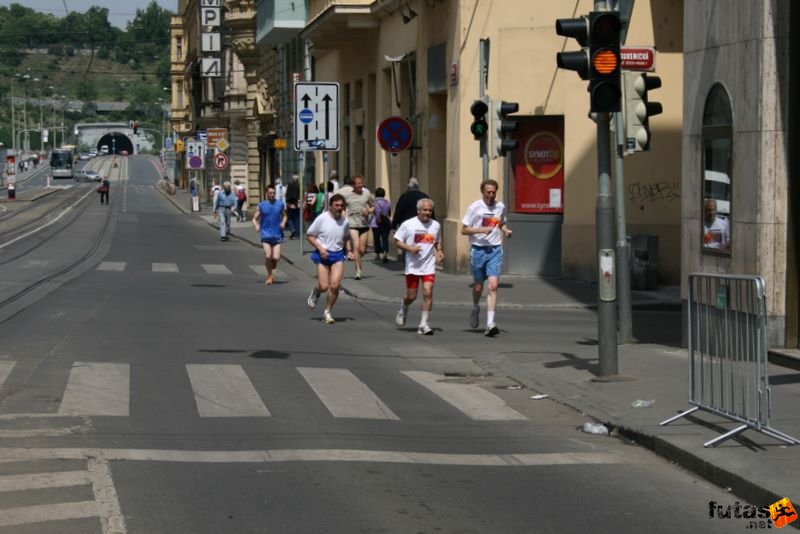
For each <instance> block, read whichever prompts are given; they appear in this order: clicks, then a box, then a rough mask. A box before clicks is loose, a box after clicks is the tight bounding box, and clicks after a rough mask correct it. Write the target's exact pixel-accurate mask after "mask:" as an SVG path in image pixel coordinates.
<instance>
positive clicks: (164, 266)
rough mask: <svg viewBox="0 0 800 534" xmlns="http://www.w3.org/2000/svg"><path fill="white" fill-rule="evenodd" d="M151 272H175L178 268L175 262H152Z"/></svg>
mask: <svg viewBox="0 0 800 534" xmlns="http://www.w3.org/2000/svg"><path fill="white" fill-rule="evenodd" d="M153 272H154V273H177V272H180V271H179V270H178V264H177V263H153Z"/></svg>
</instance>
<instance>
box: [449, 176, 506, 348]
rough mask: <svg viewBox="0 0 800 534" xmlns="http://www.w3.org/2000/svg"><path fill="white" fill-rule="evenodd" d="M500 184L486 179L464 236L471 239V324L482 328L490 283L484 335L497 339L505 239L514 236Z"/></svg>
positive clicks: (468, 216) (464, 226)
mask: <svg viewBox="0 0 800 534" xmlns="http://www.w3.org/2000/svg"><path fill="white" fill-rule="evenodd" d="M497 188H498V184H497V182H496V181H494V180H486V181H485V182H483V183H482V184H481V194H482V198H481V199H480V200H476V201H475V202H473V203H472V204H470V206H469V208H467V213H466V214H465V215H464V218H463V219H462V221H461V224H462V226H461V234H462V235H466V236H469V242H470V254H469V258H470V265H471V267H472V279H473V281H474V282H475V283H474V284H473V285H472V312H471V313H470V317H469V324H470V326H471V327H472V328H478V325H479V323H480V300H481V294H482V293H483V284H484V282H486V280H488V281H489V284H488V286H489V289H488V292H487V294H486V330H485V331H484V335H486V336H487V337H494V336H496V335H497V334H499V333H500V329H499V328H497V324H496V323H495V308H496V307H497V287H498V286H499V284H500V272H501V271H502V270H503V236H505V237H508V238H510V237H511V233H512V232H511V228H509V227H508V223H507V222H506V213H505V211H506V207H505V205H504V204H503V203H502V202H499V201H497V200H496V197H497Z"/></svg>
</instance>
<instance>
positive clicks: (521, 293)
mask: <svg viewBox="0 0 800 534" xmlns="http://www.w3.org/2000/svg"><path fill="white" fill-rule="evenodd" d="M162 193H163V191H162ZM164 194H165V196H166V197H167V198H169V199H170V200H171V201H172V202H173V203H174V204H175V205H176V206H177V207H178V208H179V209H181V210H182V211H183V212H184V213H188V212H189V207H190V205H191V204H190V200H191V199H190V197H189V194H188V192H186V191H182V190H178V191H177V192H176V194H175V195H172V196H171V195H167V194H166V193H164ZM202 210H203V211H201V212H200V213H197V214H195V216H198V217H201V218H203V219H204V220H206V221H207V222H208V223H209V224H210V225H211V226H216V224H215V222H214V221H213V217H212V216H211V210H210V206H208V205H205V204H203V205H202ZM232 234H233V235H235V236H236V237H237V238H239V239H242V240H243V241H246V242H249V243H251V244H253V245H254V246H259V245H260V244H259V243H258V241H257V235H256V233H255V232H254V231H253V229H252V225H251V223H250V222H245V223H235V222H234V223H233V225H232ZM303 249H304V250H305V254H304V255H301V253H300V241H299V240H287V241H286V242H285V243H284V246H283V247H282V253H283V257H284V259H285V261H288V262H289V263H291V264H292V265H293V266H295V267H296V268H298V269H300V270H302V271H303V272H305V273H307V274H308V275H309V277H312V276H314V275H315V270H314V268H313V264H312V263H311V261H310V260H308V258H306V257H302V256H305V255H307V254H308V253H309V249H310V245H308V243H307V242H303ZM373 256H374V255H373V254H372V253H369V254H368V255H367V257H368V258H370V259H369V260H367V261H365V262H364V279H363V280H361V281H355V280H353V279H351V278H346V279H345V280H344V281H343V288H344V290H345V292H346V293H348V294H349V295H351V296H352V297H353V298H356V299H360V300H371V301H378V302H393V303H399V298H398V296H397V295H396V294H395V293H396V288H397V287H398V283H399V282H398V278H399V277H400V275H401V274H402V266H401V264H400V263H399V262H391V261H390V262H389V263H387V264H381V263H375V262H374V261H372V260H371V258H372V257H373ZM470 283H471V279H470V277H469V276H466V275H452V274H448V273H444V272H440V273H437V275H436V295H437V299H436V305H437V306H471V299H470V292H469V286H470ZM501 287H502V300H501V302H502V304H500V305H499V306H498V307H504V308H510V309H518V310H540V309H553V308H575V309H579V308H584V309H587V308H588V309H591V308H594V307H595V303H596V299H597V288H596V287H595V286H594V285H593V284H589V283H583V282H578V281H573V280H561V279H548V278H540V277H533V276H505V277H503V279H502V284H501ZM387 288H389V291H388V292H387V291H386V289H387ZM531 295H535V300H533V301H532V300H531V298H530V296H531ZM632 302H633V307H634V313H636V311H637V310H642V309H668V310H680V307H681V299H680V293H679V290H678V288H671V287H668V288H660V289H659V290H656V291H634V292H633V295H632ZM495 341H496V342H497V353H495V354H490V355H487V356H486V357H484V358H481V359H479V360H478V362H477V363H479V364H480V365H481V366H482V367H483V368H484V369H485V370H487V371H489V372H492V373H495V374H499V375H506V376H510V377H512V378H514V379H516V380H518V381H519V382H520V383H522V384H523V385H525V386H526V387H527V388H529V389H530V390H531V394H533V393H543V394H547V395H549V397H550V398H552V399H553V400H555V401H557V402H560V403H563V404H566V405H569V406H572V407H574V408H575V409H577V410H580V411H581V412H582V413H585V414H586V415H587V416H589V417H591V418H593V419H595V420H597V421H599V422H602V423H604V424H606V426H608V427H609V428H610V429H612V432H614V433H619V434H620V435H622V436H624V437H626V438H628V439H632V440H635V441H636V442H638V443H640V444H642V445H644V446H646V447H648V448H650V449H652V450H654V451H655V452H656V453H657V454H659V455H661V456H663V457H664V458H666V459H668V460H671V461H674V462H676V463H678V464H680V465H682V466H683V467H685V468H687V469H689V470H691V471H693V472H694V473H696V474H698V475H699V476H702V477H705V478H707V479H709V480H710V481H712V482H713V483H715V484H717V485H719V486H721V487H728V488H731V491H732V492H733V493H734V494H735V495H731V499H730V503H720V504H723V505H724V504H731V505H733V504H734V502H735V501H736V500H737V499H738V500H740V502H742V503H744V502H747V503H750V504H755V505H759V506H761V505H769V504H772V503H773V502H775V501H777V500H779V499H781V498H783V497H788V498H789V499H790V500H791V501H792V503H793V504H794V505H795V507H796V508H800V506H799V505H800V484H798V483H797V481H796V478H797V475H796V473H797V472H800V446H785V445H783V444H782V443H781V442H779V441H777V440H774V439H772V438H768V437H766V436H764V435H762V434H760V433H758V432H755V431H753V430H747V431H745V432H744V433H742V434H740V435H739V436H738V437H737V438H735V439H730V440H727V441H725V442H723V443H721V444H720V445H719V446H718V447H716V448H704V447H703V443H704V442H706V441H708V440H710V439H713V438H715V437H718V436H719V435H720V434H722V433H724V432H726V431H728V430H732V429H734V428H736V427H738V426H739V424H738V423H732V422H729V421H728V420H726V419H723V418H721V417H717V416H715V415H712V414H710V413H706V412H702V411H700V412H696V413H695V414H692V416H689V417H687V418H683V419H680V420H678V421H676V422H674V423H672V424H671V425H669V426H665V427H662V426H659V422H660V421H663V420H664V419H667V418H669V417H671V416H673V415H675V414H676V413H677V412H678V411H682V410H685V409H688V408H689V407H690V406H689V405H688V403H687V398H688V383H687V373H688V370H687V355H686V350H685V349H676V348H672V347H666V346H662V345H646V344H630V345H621V346H620V347H619V361H620V362H621V367H622V368H623V369H624V373H625V374H626V375H627V378H628V379H627V380H620V381H612V382H599V381H593V380H592V379H593V378H595V374H594V373H593V370H594V369H595V367H596V365H597V347H596V346H592V345H579V346H578V347H577V348H576V349H575V350H574V351H573V353H574V354H571V355H569V358H568V359H565V357H564V356H561V355H555V354H554V353H553V352H547V351H546V348H542V347H536V348H533V347H532V348H531V352H530V353H524V354H520V353H508V354H506V353H504V352H503V346H502V336H500V337H498V338H495ZM770 377H771V378H770V379H771V393H772V418H771V424H772V426H773V427H774V428H776V429H777V430H779V431H781V432H783V433H786V434H789V435H790V436H793V437H795V438H799V439H800V410H798V407H800V373H798V372H797V371H793V370H790V369H787V368H783V367H778V366H774V365H770ZM638 399H642V400H652V399H654V400H655V401H656V402H655V403H654V404H653V405H652V406H651V407H648V408H634V407H632V406H631V403H632V402H633V401H635V400H638ZM531 402H537V401H533V400H532V401H531ZM698 506H707V503H698ZM792 526H795V527H796V528H800V520H798V521H795V522H793V523H792Z"/></svg>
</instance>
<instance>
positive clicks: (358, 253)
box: [342, 176, 375, 280]
mask: <svg viewBox="0 0 800 534" xmlns="http://www.w3.org/2000/svg"><path fill="white" fill-rule="evenodd" d="M342 189H345V190H346V191H347V192H346V193H343V194H344V199H345V201H346V202H347V222H348V224H349V225H350V239H351V240H352V241H353V253H354V254H355V264H356V275H355V279H356V280H361V276H362V275H361V257H362V256H363V255H364V254H366V252H367V240H368V239H369V215H370V213H372V212H373V210H374V209H375V197H373V196H372V193H370V192H369V190H368V189H366V188H365V187H364V178H363V177H362V176H356V177H354V178H353V187H352V189H350V188H347V187H346V186H345V187H342Z"/></svg>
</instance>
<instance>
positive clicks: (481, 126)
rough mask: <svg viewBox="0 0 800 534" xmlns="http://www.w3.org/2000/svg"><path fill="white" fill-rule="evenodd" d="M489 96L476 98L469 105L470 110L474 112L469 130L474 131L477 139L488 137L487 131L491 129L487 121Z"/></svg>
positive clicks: (473, 135)
mask: <svg viewBox="0 0 800 534" xmlns="http://www.w3.org/2000/svg"><path fill="white" fill-rule="evenodd" d="M488 102H489V97H488V96H484V97H481V98H480V99H479V100H476V101H475V102H473V103H472V105H471V106H470V107H469V112H470V113H472V117H473V118H472V124H471V125H470V127H469V131H470V132H472V137H474V138H475V140H476V141H480V140H481V139H485V138H486V133H487V132H488V131H489V125H488V124H487V122H486V113H488V112H489V103H488Z"/></svg>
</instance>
